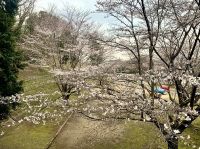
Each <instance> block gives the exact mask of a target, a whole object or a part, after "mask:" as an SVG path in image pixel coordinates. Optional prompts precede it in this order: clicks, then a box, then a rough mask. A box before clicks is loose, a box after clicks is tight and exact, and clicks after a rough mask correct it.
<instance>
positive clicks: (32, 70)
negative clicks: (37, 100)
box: [0, 67, 58, 149]
mask: <svg viewBox="0 0 200 149" xmlns="http://www.w3.org/2000/svg"><path fill="white" fill-rule="evenodd" d="M20 79H22V80H24V93H25V95H34V94H38V93H46V94H48V93H53V92H54V91H56V90H57V87H56V84H55V83H53V82H52V81H53V78H52V77H51V76H50V75H49V73H48V72H47V71H45V70H44V69H40V68H36V67H28V68H26V69H25V70H24V71H23V72H22V73H21V74H20ZM53 98H55V97H53ZM21 112H23V111H20V109H19V110H17V111H15V112H14V113H16V114H17V113H21ZM57 128H58V126H56V125H54V124H53V123H47V124H46V125H43V124H39V125H33V124H30V123H29V124H28V123H23V124H20V125H18V126H14V127H11V128H4V130H5V135H4V136H2V137H0V149H42V148H45V146H46V145H47V143H48V142H49V141H50V139H51V138H52V136H53V135H54V134H55V132H56V130H57Z"/></svg>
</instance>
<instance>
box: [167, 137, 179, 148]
mask: <svg viewBox="0 0 200 149" xmlns="http://www.w3.org/2000/svg"><path fill="white" fill-rule="evenodd" d="M167 144H168V149H178V138H177V137H176V136H172V137H170V138H169V139H167Z"/></svg>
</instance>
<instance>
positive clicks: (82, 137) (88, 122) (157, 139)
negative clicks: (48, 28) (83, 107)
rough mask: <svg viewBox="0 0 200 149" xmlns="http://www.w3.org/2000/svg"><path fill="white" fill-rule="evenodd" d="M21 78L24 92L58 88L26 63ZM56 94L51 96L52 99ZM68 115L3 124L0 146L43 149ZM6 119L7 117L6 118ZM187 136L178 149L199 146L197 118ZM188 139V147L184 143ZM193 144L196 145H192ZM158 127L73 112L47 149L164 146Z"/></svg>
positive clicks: (47, 75)
mask: <svg viewBox="0 0 200 149" xmlns="http://www.w3.org/2000/svg"><path fill="white" fill-rule="evenodd" d="M20 79H23V80H24V94H25V95H34V94H39V93H40V94H41V93H44V94H51V93H53V92H55V91H57V86H56V84H55V82H54V81H53V77H52V76H51V75H50V73H48V71H47V70H46V68H38V67H35V66H29V67H27V68H26V69H25V70H23V71H22V72H21V73H20ZM55 98H57V96H50V97H49V99H50V100H55ZM19 113H23V111H21V110H20V107H19V108H18V109H17V111H13V113H12V116H13V117H18V116H19V115H20V114H19ZM68 118H69V114H66V115H65V116H64V117H62V118H61V119H60V120H59V121H47V122H46V123H45V125H44V124H42V123H41V124H38V125H35V124H31V123H27V122H23V123H21V124H18V125H15V126H11V127H3V128H2V129H3V130H4V132H5V134H4V135H2V136H0V149H45V148H47V146H48V144H49V142H50V141H51V140H52V138H54V136H55V134H56V133H57V131H58V130H59V128H60V126H61V125H62V124H63V122H64V121H65V120H66V119H68ZM8 121H9V120H8ZM183 136H185V137H186V138H187V137H188V136H189V138H190V139H188V140H185V141H180V142H179V143H180V147H179V148H180V149H191V146H193V147H194V148H198V147H200V119H197V120H196V121H195V122H193V124H192V125H191V126H190V127H189V128H188V129H187V130H186V131H185V132H184V134H183ZM185 142H187V143H188V144H190V147H188V146H187V145H184V143H185ZM194 145H195V146H194ZM165 148H167V144H166V143H165V142H164V139H163V138H162V135H161V134H160V133H159V130H158V129H157V128H156V127H155V126H154V125H153V124H151V123H144V122H138V121H128V120H123V121H120V120H110V121H94V120H92V119H88V118H87V117H84V116H83V115H81V114H78V113H73V114H72V115H71V117H70V118H69V119H68V121H67V123H66V125H65V126H64V127H63V129H62V130H61V132H60V133H59V134H58V136H57V137H56V139H55V140H54V141H53V143H52V145H51V146H50V149H165Z"/></svg>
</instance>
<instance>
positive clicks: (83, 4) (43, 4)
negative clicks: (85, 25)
mask: <svg viewBox="0 0 200 149" xmlns="http://www.w3.org/2000/svg"><path fill="white" fill-rule="evenodd" d="M52 4H55V6H56V7H57V9H59V10H63V9H64V5H70V6H73V7H76V8H80V9H81V10H85V11H92V12H95V10H96V7H95V4H96V0H37V3H36V10H37V11H39V10H47V9H48V8H49V6H50V5H52ZM91 19H92V21H95V22H96V23H98V24H102V25H103V27H104V28H109V26H110V24H112V19H108V18H105V15H103V14H99V13H93V14H92V15H91Z"/></svg>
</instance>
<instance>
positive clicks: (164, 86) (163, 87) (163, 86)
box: [161, 85, 169, 91]
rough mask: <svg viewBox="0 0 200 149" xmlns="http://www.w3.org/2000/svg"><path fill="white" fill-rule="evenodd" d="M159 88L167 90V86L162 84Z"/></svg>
mask: <svg viewBox="0 0 200 149" xmlns="http://www.w3.org/2000/svg"><path fill="white" fill-rule="evenodd" d="M161 88H162V89H164V90H166V91H169V86H166V85H162V86H161Z"/></svg>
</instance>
